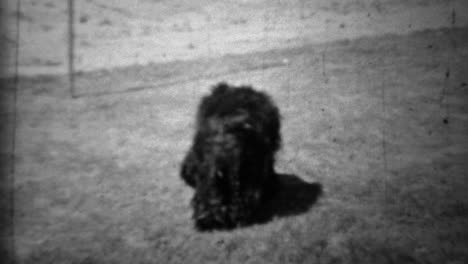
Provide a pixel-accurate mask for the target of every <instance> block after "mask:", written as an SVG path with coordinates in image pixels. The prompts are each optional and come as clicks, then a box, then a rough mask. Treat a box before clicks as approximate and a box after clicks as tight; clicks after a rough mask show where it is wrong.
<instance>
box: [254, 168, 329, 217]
mask: <svg viewBox="0 0 468 264" xmlns="http://www.w3.org/2000/svg"><path fill="white" fill-rule="evenodd" d="M277 176H278V181H279V184H278V186H277V187H276V188H275V193H274V194H273V195H272V197H271V198H270V199H269V200H268V201H267V202H265V203H264V204H263V205H262V206H261V207H260V208H259V210H258V212H257V216H256V220H255V223H253V224H261V223H266V222H268V221H271V220H272V219H273V218H275V217H287V216H293V215H299V214H302V213H305V212H307V211H308V210H309V209H310V208H311V207H312V206H313V205H314V204H315V203H316V202H317V200H318V198H319V197H320V195H321V194H322V193H323V188H322V184H320V183H318V182H314V183H308V182H306V181H304V180H302V179H301V178H299V177H298V176H296V175H292V174H277Z"/></svg>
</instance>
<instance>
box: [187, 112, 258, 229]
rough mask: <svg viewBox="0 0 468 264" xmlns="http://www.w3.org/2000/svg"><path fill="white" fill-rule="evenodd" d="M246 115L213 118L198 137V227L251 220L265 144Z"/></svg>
mask: <svg viewBox="0 0 468 264" xmlns="http://www.w3.org/2000/svg"><path fill="white" fill-rule="evenodd" d="M252 129H253V125H252V124H249V122H248V118H247V116H244V115H238V116H235V117H227V118H213V119H209V120H207V123H206V124H205V125H204V126H203V129H202V130H200V131H199V132H200V135H199V136H198V137H197V139H196V144H199V145H198V146H197V147H196V148H195V149H198V150H199V151H200V153H199V155H198V156H199V157H202V158H201V160H202V161H201V164H199V171H198V177H197V179H196V186H195V188H196V193H195V197H194V199H193V206H194V218H195V220H196V225H197V227H198V228H199V229H209V228H230V227H234V226H236V225H242V224H244V223H245V222H247V221H248V218H249V217H250V214H251V212H250V211H251V210H253V207H255V205H256V204H258V202H259V200H260V196H261V189H260V188H256V185H259V184H261V183H258V182H256V181H258V180H259V178H260V177H261V176H262V175H264V174H265V173H266V172H265V171H264V170H267V167H266V165H267V164H266V163H265V162H264V157H265V155H264V154H263V153H262V146H259V143H258V142H259V141H258V140H257V139H256V138H255V137H256V133H255V131H253V130H252Z"/></svg>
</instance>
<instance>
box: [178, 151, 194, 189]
mask: <svg viewBox="0 0 468 264" xmlns="http://www.w3.org/2000/svg"><path fill="white" fill-rule="evenodd" d="M198 166H199V165H198V161H197V160H196V158H195V153H194V151H193V150H192V149H191V150H190V151H189V152H188V153H187V156H185V158H184V161H183V162H182V167H181V169H180V176H181V178H182V179H183V180H184V182H185V183H186V184H187V185H189V186H190V187H192V188H195V186H196V185H197V174H198V173H199V171H198V170H199V168H198Z"/></svg>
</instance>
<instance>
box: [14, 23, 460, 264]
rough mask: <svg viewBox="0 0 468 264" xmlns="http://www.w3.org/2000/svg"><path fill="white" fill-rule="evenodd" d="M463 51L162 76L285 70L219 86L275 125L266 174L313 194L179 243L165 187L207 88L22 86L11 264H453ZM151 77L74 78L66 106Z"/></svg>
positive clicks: (367, 48)
mask: <svg viewBox="0 0 468 264" xmlns="http://www.w3.org/2000/svg"><path fill="white" fill-rule="evenodd" d="M450 39H453V40H454V41H455V43H456V44H457V48H456V49H454V48H453V46H452V45H453V42H451V41H450ZM467 47H468V31H467V29H466V28H462V29H455V30H452V31H450V30H439V31H427V32H421V33H417V34H413V35H411V36H408V37H397V36H385V37H379V38H364V39H359V40H355V41H341V42H335V43H329V44H326V45H315V46H313V45H312V46H304V47H301V48H295V49H285V50H277V51H271V52H265V53H254V54H247V55H240V56H228V57H224V58H221V59H219V61H211V60H206V61H203V60H202V61H198V62H196V63H195V62H194V63H195V64H197V65H198V67H187V66H186V65H187V64H184V63H180V64H175V65H172V67H171V70H169V72H168V74H169V75H170V74H173V75H171V76H170V79H173V78H177V77H181V75H182V76H183V75H190V76H198V75H200V74H202V75H204V74H209V73H210V72H206V71H207V69H208V71H212V70H214V69H213V68H209V67H208V66H209V65H212V64H213V63H218V64H225V65H229V66H228V67H227V71H229V70H230V69H236V67H241V68H242V67H243V66H245V64H248V62H251V61H262V58H269V59H272V58H273V59H275V60H276V59H277V58H280V59H283V58H287V59H288V61H289V63H288V64H287V65H284V67H280V68H278V67H276V68H269V69H264V70H256V71H249V72H240V73H235V74H232V75H226V76H224V77H222V78H223V79H225V80H228V81H230V82H234V83H241V82H242V83H251V84H253V85H255V86H256V87H259V88H261V89H264V90H267V91H268V92H269V93H270V94H272V96H273V97H274V99H275V100H276V101H277V103H278V104H279V106H280V108H281V110H282V115H283V129H282V133H283V136H284V146H283V149H282V151H281V152H280V153H279V155H278V170H279V171H281V172H285V173H290V174H294V175H297V176H298V177H300V178H302V179H303V180H305V181H308V182H318V183H320V184H322V186H323V187H324V194H323V196H322V197H321V198H319V200H318V202H317V203H315V204H314V205H313V206H312V207H311V208H310V209H309V210H308V211H306V212H301V213H298V214H294V215H290V216H287V217H286V216H284V217H277V218H274V219H272V220H271V221H268V222H267V223H264V224H258V225H254V226H251V227H247V228H242V229H238V230H234V231H232V232H213V233H197V232H196V231H194V229H193V228H192V222H191V220H190V214H191V211H190V208H189V199H190V197H191V194H192V193H191V190H190V189H189V188H188V187H186V186H184V184H183V183H182V181H181V180H180V179H179V178H178V167H179V164H180V161H181V159H182V156H183V154H184V152H185V150H186V149H187V147H188V146H189V144H190V140H191V134H192V131H193V128H192V126H193V117H194V109H195V108H196V104H197V102H198V100H199V98H200V96H201V95H202V94H204V93H205V92H206V91H207V89H208V86H209V85H211V84H213V83H214V82H216V81H218V80H220V79H221V78H209V77H208V78H205V79H200V80H196V81H186V82H181V83H178V84H175V85H169V86H162V87H153V88H151V89H145V90H141V91H138V92H134V93H126V94H110V95H107V96H99V97H93V96H90V97H81V98H79V99H75V100H72V99H70V98H69V97H68V95H67V93H66V91H65V87H66V82H65V80H64V78H63V77H62V76H57V77H37V78H23V79H21V80H20V90H19V111H18V129H17V138H18V141H17V142H18V144H17V164H16V173H17V174H16V178H15V204H16V210H15V235H16V237H15V238H16V246H17V248H16V249H17V252H16V253H17V258H18V263H464V262H466V261H468V251H467V250H466V248H468V240H467V237H468V232H467V230H466V226H467V224H468V218H467V216H468V199H467V198H468V197H467V194H466V189H467V187H468V182H467V177H466V171H467V169H468V166H467V163H466V160H467V158H468V152H467V147H468V138H467V135H468V125H467V122H466V121H467V118H468V108H467V107H466V100H467V99H468V89H467V87H466V82H467V80H466V78H467V75H466V73H467V72H466V69H468V64H467V62H468V59H467V56H468V48H467ZM184 65H185V66H184ZM247 66H248V65H247ZM184 67H185V68H184ZM180 69H183V70H180ZM160 70H161V68H160V66H158V65H150V66H148V67H129V68H122V69H115V70H113V71H112V72H108V73H106V72H101V74H99V73H97V72H94V73H84V74H82V75H80V76H79V77H78V78H80V80H85V81H86V82H85V83H87V85H88V86H86V87H88V88H86V87H85V89H83V90H81V92H92V90H90V89H89V87H95V88H94V89H101V88H102V87H106V89H104V90H106V91H109V89H111V90H112V89H113V87H117V88H116V89H117V90H119V89H121V88H122V87H121V85H120V83H119V81H115V79H113V78H108V79H106V77H105V76H107V75H106V74H110V76H112V75H115V76H120V78H121V79H118V80H127V81H128V82H129V83H132V81H138V79H139V78H140V77H141V75H144V76H155V75H158V74H160ZM447 70H449V71H450V77H449V78H448V79H445V75H446V71H447ZM139 72H140V75H138V73H139ZM141 72H144V74H141ZM100 76H102V77H100ZM103 80H107V81H103ZM149 81H154V80H149ZM93 83H94V84H93ZM96 83H98V84H99V86H98V87H96V86H94V85H95V84H96ZM463 83H465V85H463ZM444 87H445V88H444ZM81 88H83V87H81ZM442 89H445V91H444V92H443V93H442ZM100 91H102V90H100ZM445 118H447V123H444V119H445Z"/></svg>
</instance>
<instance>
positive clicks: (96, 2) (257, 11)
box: [2, 0, 468, 75]
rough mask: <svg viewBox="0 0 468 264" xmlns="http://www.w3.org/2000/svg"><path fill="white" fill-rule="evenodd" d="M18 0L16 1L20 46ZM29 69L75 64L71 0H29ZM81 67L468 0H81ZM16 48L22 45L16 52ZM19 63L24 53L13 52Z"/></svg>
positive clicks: (262, 44)
mask: <svg viewBox="0 0 468 264" xmlns="http://www.w3.org/2000/svg"><path fill="white" fill-rule="evenodd" d="M15 3H16V1H14V0H9V1H7V2H6V8H4V9H3V11H2V12H5V13H6V14H5V15H4V16H5V17H6V19H7V20H6V24H7V25H9V27H8V30H7V31H6V32H7V34H6V36H3V38H6V39H7V40H8V45H9V49H10V50H14V49H15V40H16V37H17V35H16V34H17V32H18V30H17V29H16V21H15V19H16V18H17V17H16V6H15ZM20 8H21V11H20V12H19V14H20V16H19V19H20V30H19V34H20V35H19V54H20V56H19V73H20V74H22V75H34V74H45V73H65V72H66V71H67V67H66V65H67V26H66V22H67V6H66V1H59V0H49V1H35V0H23V1H21V7H20ZM75 10H76V14H75V29H76V41H75V43H76V57H75V65H76V69H77V71H88V70H93V69H102V68H110V67H116V66H128V65H132V64H147V63H149V62H155V63H161V62H169V61H174V60H192V59H196V58H203V57H218V56H220V55H225V54H245V53H249V52H253V51H261V50H269V49H276V48H284V47H292V46H300V45H303V44H307V43H322V42H327V41H333V40H338V39H354V38H357V37H361V36H368V35H382V34H386V33H397V34H407V33H409V32H413V31H418V30H423V29H431V28H440V27H446V26H452V11H455V14H456V16H455V21H454V22H455V24H454V25H455V26H464V25H467V24H468V16H466V15H465V14H467V13H468V5H467V4H466V3H465V1H464V0H453V1H450V2H447V1H441V0H429V1H417V0H412V1H398V0H383V1H377V0H358V1H325V0H316V1H304V0H294V1H281V0H278V1H266V0H253V1H252V0H250V1H230V0H223V1H208V0H200V1H189V0H176V1H149V0H146V1H143V0H142V1H135V0H131V1H130V0H126V1H109V0H89V1H76V6H75ZM10 54H12V55H13V54H14V52H10ZM4 61H5V62H4V63H6V64H7V65H8V67H5V70H6V73H3V74H4V75H5V74H6V75H11V74H12V73H14V69H15V68H14V65H15V63H14V57H12V56H10V58H9V59H7V60H4Z"/></svg>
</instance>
